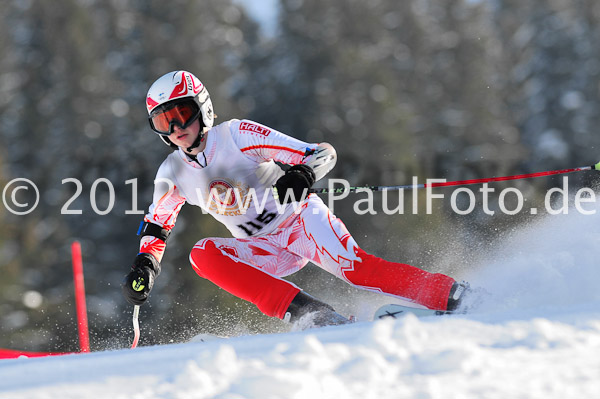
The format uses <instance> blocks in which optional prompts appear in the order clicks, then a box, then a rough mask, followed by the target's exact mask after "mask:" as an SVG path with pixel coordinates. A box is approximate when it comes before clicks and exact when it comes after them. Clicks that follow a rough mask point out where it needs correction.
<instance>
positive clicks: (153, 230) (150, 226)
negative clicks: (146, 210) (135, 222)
mask: <svg viewBox="0 0 600 399" xmlns="http://www.w3.org/2000/svg"><path fill="white" fill-rule="evenodd" d="M170 234H171V231H170V230H167V229H163V228H162V227H160V226H159V225H157V224H154V223H150V222H145V221H142V222H141V223H140V228H139V229H138V232H137V235H138V236H140V237H144V236H153V237H156V238H158V239H159V240H162V241H163V242H164V243H166V242H167V239H168V238H169V235H170Z"/></svg>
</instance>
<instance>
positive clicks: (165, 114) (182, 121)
mask: <svg viewBox="0 0 600 399" xmlns="http://www.w3.org/2000/svg"><path fill="white" fill-rule="evenodd" d="M199 116H200V107H199V106H198V104H196V102H195V101H193V100H185V101H183V102H177V103H171V104H167V105H164V106H163V105H159V106H158V107H157V108H156V109H155V110H154V111H152V113H151V114H150V116H149V117H148V119H149V121H150V127H151V128H152V130H154V131H155V132H156V133H158V134H162V135H163V136H169V135H170V134H171V133H173V131H174V127H175V125H177V126H179V127H180V128H181V129H185V128H187V127H189V126H190V125H191V124H192V123H193V122H194V121H195V120H196V119H197V118H198V117H199Z"/></svg>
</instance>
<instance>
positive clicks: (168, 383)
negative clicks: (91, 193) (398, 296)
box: [0, 211, 600, 399]
mask: <svg viewBox="0 0 600 399" xmlns="http://www.w3.org/2000/svg"><path fill="white" fill-rule="evenodd" d="M497 244H498V245H495V247H497V251H495V252H494V253H487V254H485V255H484V256H483V257H481V267H480V268H479V270H480V271H479V272H478V273H477V274H474V275H471V276H467V277H468V278H469V279H470V281H471V282H472V284H473V285H480V286H483V287H485V288H486V289H487V290H488V291H490V293H491V294H492V295H491V296H489V297H487V299H486V300H485V301H484V303H483V304H482V305H481V306H480V307H479V308H477V309H476V310H475V311H474V312H473V313H471V314H468V315H453V316H443V317H429V318H421V319H417V318H416V317H414V316H412V315H408V316H406V317H404V318H402V319H399V320H381V321H378V322H374V323H372V322H359V323H356V324H353V325H347V326H339V327H327V328H322V329H314V330H309V331H303V332H291V333H284V334H271V335H256V336H242V337H236V338H230V339H223V340H216V341H208V342H192V343H183V344H173V345H163V346H156V347H140V348H137V349H134V350H131V349H123V350H114V351H105V352H96V353H89V354H75V355H65V356H53V357H45V358H30V359H26V358H22V359H9V360H0V398H2V399H21V398H36V399H43V398H52V399H54V398H57V399H58V398H60V399H68V398H77V399H91V398H111V399H119V398H127V399H138V398H139V399H153V398H181V399H193V398H222V399H225V398H227V399H234V398H235V399H238V398H261V399H269V398H312V399H317V398H338V399H342V398H344V399H346V398H361V399H368V398H377V399H381V398H419V399H424V398H444V399H448V398H499V399H500V398H501V399H515V398H543V399H549V398H578V399H580V398H585V399H594V398H600V289H599V285H600V265H599V264H598V263H599V262H598V256H597V252H598V248H600V212H598V214H597V215H593V216H588V215H581V214H579V213H576V212H574V211H571V213H570V214H568V215H560V216H551V217H547V218H545V219H543V220H542V221H541V222H538V223H536V224H535V225H530V226H528V227H527V228H526V229H523V230H521V231H519V232H517V233H515V234H514V235H513V236H512V237H509V238H507V239H506V241H505V242H498V243H497ZM143 336H144V331H143V330H142V340H143Z"/></svg>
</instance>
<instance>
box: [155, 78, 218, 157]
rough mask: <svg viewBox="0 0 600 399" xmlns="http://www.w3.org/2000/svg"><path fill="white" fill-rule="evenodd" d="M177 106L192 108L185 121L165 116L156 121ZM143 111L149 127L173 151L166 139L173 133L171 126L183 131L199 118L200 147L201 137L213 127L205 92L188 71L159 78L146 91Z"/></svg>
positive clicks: (206, 91)
mask: <svg viewBox="0 0 600 399" xmlns="http://www.w3.org/2000/svg"><path fill="white" fill-rule="evenodd" d="M179 104H186V105H189V106H190V107H191V108H190V111H189V112H188V113H185V114H184V116H185V117H186V118H187V119H186V120H183V121H179V120H178V119H175V120H171V119H169V118H168V117H164V116H163V117H162V118H160V117H159V116H160V115H164V114H165V112H166V111H169V110H171V109H173V108H175V107H176V106H177V105H179ZM146 108H147V109H148V120H149V122H150V127H151V128H152V130H154V131H155V132H156V133H157V134H158V135H159V136H160V138H161V139H162V140H163V141H164V142H165V143H166V144H167V145H169V146H172V147H176V146H175V145H174V144H173V143H171V140H169V137H168V136H169V135H170V134H171V133H172V132H173V125H174V124H178V125H179V126H180V127H181V128H186V127H187V126H189V125H190V124H191V123H192V122H194V121H195V120H196V119H197V118H198V117H199V116H200V115H201V116H202V119H201V122H202V126H201V127H200V134H199V135H198V137H199V140H198V144H199V143H200V139H201V138H202V137H203V136H204V133H205V132H206V131H207V130H208V129H210V128H211V127H212V126H213V123H214V119H215V115H214V112H213V107H212V101H211V100H210V96H209V94H208V90H206V87H204V85H203V84H202V82H201V81H200V79H198V78H197V77H196V76H194V75H193V74H192V73H190V72H187V71H173V72H169V73H167V74H165V75H163V76H161V77H160V78H158V79H157V80H156V81H155V82H154V83H153V84H152V86H150V89H148V94H147V95H146Z"/></svg>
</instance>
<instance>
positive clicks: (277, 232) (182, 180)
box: [123, 71, 468, 326]
mask: <svg viewBox="0 0 600 399" xmlns="http://www.w3.org/2000/svg"><path fill="white" fill-rule="evenodd" d="M146 105H147V109H148V114H149V121H150V126H151V127H152V129H153V130H154V131H155V132H156V133H158V135H159V137H160V138H161V139H162V140H163V141H164V142H165V143H166V144H167V145H169V146H171V147H173V148H175V149H176V151H174V152H173V153H171V154H170V155H169V156H167V158H166V159H165V161H164V162H163V163H162V165H161V166H160V168H159V170H158V173H157V176H156V180H155V188H154V201H153V203H152V205H151V206H150V208H149V212H148V214H146V216H145V218H144V221H143V223H142V225H141V227H140V231H139V234H140V235H141V242H140V251H139V254H138V255H137V256H136V258H135V260H134V262H133V266H132V268H131V271H130V272H129V274H128V275H127V276H126V277H125V281H124V284H123V293H124V295H125V298H126V299H127V300H128V301H129V302H130V303H132V304H136V305H140V304H143V303H144V302H145V301H146V299H147V298H148V295H149V293H150V291H151V289H152V286H153V284H154V280H155V278H156V277H157V276H158V275H159V274H160V268H161V266H160V261H161V259H162V256H163V253H164V251H165V247H166V242H167V238H168V237H169V233H170V232H171V229H172V228H173V227H174V225H175V220H176V218H177V215H178V213H179V211H180V209H181V207H182V206H183V205H184V204H185V203H186V202H187V203H190V204H192V205H196V206H200V207H202V208H203V209H204V210H205V211H206V212H208V213H210V214H211V215H212V216H213V217H214V218H215V219H217V220H218V221H219V222H221V223H223V224H224V225H225V226H226V227H227V228H228V229H229V231H230V232H231V234H232V235H233V237H234V238H215V237H211V238H204V239H202V240H200V241H198V242H197V243H196V245H194V248H193V249H192V251H191V254H190V262H191V264H192V267H193V268H194V270H195V271H196V273H197V274H198V275H199V276H201V277H203V278H206V279H208V280H210V281H212V282H213V283H214V284H216V285H218V286H219V287H221V288H223V289H224V290H226V291H228V292H229V293H231V294H233V295H235V296H237V297H239V298H242V299H244V300H246V301H249V302H252V303H253V304H254V305H256V306H257V307H258V309H260V311H261V312H263V313H264V314H266V315H268V316H271V317H278V318H280V319H284V320H287V321H290V322H296V321H297V320H299V319H300V318H301V317H303V316H304V315H306V314H311V316H310V317H311V318H312V320H313V323H314V325H316V326H325V325H336V324H345V323H348V322H349V321H348V320H347V319H346V318H345V317H343V316H341V315H340V314H338V313H336V312H335V310H334V309H333V308H332V307H331V306H329V305H328V304H325V303H323V302H321V301H319V300H317V299H316V298H314V297H312V296H310V295H308V294H306V293H304V292H303V291H302V290H301V289H300V288H298V287H297V286H296V285H294V284H292V283H290V282H288V281H286V280H283V279H282V277H285V276H287V275H290V274H292V273H294V272H296V271H298V270H300V269H301V268H302V267H304V266H305V265H306V264H307V263H308V262H309V261H310V262H313V263H314V264H316V265H318V266H320V267H321V268H323V269H325V270H326V271H328V272H329V273H332V274H334V275H335V276H337V277H339V278H341V279H342V280H344V281H346V282H347V283H350V284H353V285H355V286H357V287H360V288H364V289H367V290H371V291H376V292H382V293H387V294H391V295H394V296H397V297H399V298H403V299H407V300H410V301H412V302H415V303H418V304H421V305H424V306H426V307H428V308H432V309H440V310H454V309H456V308H457V307H458V305H459V303H460V301H461V299H462V296H463V294H464V292H466V291H467V290H468V284H466V283H457V282H456V281H455V280H454V279H452V278H450V277H448V276H445V275H443V274H433V273H429V272H426V271H424V270H421V269H418V268H416V267H413V266H410V265H406V264H403V263H395V262H389V261H386V260H383V259H380V258H378V257H376V256H373V255H370V254H368V253H366V252H365V251H363V250H362V249H361V248H360V247H359V246H358V244H357V243H356V241H354V239H353V238H352V236H351V235H350V233H349V232H348V230H347V229H346V227H345V226H344V224H343V223H342V221H341V220H339V219H338V218H336V217H335V216H334V215H333V214H332V213H331V211H330V210H329V209H328V208H327V207H326V206H325V204H324V203H323V201H322V200H321V199H320V198H319V197H318V196H317V195H315V194H310V195H308V196H307V195H306V193H307V191H308V189H309V188H311V186H312V185H313V184H314V183H315V181H317V180H319V179H321V178H323V177H324V176H325V175H326V174H327V173H328V172H329V171H330V170H331V169H332V168H333V167H334V165H335V163H336V153H335V150H334V149H333V147H332V146H331V145H329V144H327V143H320V144H309V143H305V142H302V141H300V140H296V139H294V138H292V137H289V136H286V135H284V134H282V133H280V132H278V131H276V130H274V129H271V128H269V127H267V126H264V125H261V124H259V123H256V122H253V121H249V120H237V119H232V120H229V121H226V122H223V123H221V124H219V125H217V126H213V121H214V113H213V108H212V102H211V100H210V97H209V94H208V91H207V90H206V88H205V87H204V85H203V84H202V83H201V82H200V80H199V79H198V78H197V77H195V76H194V75H193V74H191V73H190V72H186V71H174V72H170V73H167V74H166V75H164V76H162V77H160V78H159V79H158V80H156V82H154V84H152V86H151V87H150V89H149V91H148V95H147V97H146Z"/></svg>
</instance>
